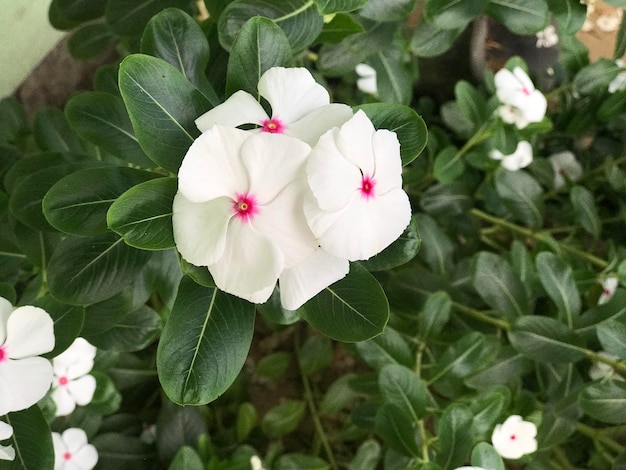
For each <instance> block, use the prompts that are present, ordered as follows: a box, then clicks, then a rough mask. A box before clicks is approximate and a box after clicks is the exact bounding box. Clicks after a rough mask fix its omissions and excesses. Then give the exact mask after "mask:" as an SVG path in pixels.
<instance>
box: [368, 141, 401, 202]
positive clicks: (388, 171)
mask: <svg viewBox="0 0 626 470" xmlns="http://www.w3.org/2000/svg"><path fill="white" fill-rule="evenodd" d="M372 148H373V150H374V163H375V165H376V170H375V172H374V179H375V181H376V187H375V194H376V195H382V194H385V193H386V192H387V191H389V190H391V189H395V188H400V187H402V159H401V158H400V142H398V137H397V136H396V133H395V132H390V131H388V130H387V129H381V130H378V131H376V133H375V134H374V136H373V137H372Z"/></svg>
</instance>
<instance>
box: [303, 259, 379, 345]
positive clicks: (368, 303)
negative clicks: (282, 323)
mask: <svg viewBox="0 0 626 470" xmlns="http://www.w3.org/2000/svg"><path fill="white" fill-rule="evenodd" d="M299 313H300V315H301V316H302V317H303V318H304V319H305V320H306V321H308V322H309V323H310V324H311V325H313V326H314V327H315V328H317V329H318V330H319V331H321V332H322V333H323V334H325V335H326V336H329V337H330V338H333V339H336V340H338V341H344V342H357V341H365V340H367V339H369V338H372V337H374V336H376V335H378V334H380V333H382V331H383V329H384V328H385V325H386V324H387V320H388V319H389V304H388V302H387V297H386V296H385V292H384V291H383V289H382V287H381V286H380V284H379V283H378V281H377V280H376V279H375V278H374V277H373V276H372V275H371V274H370V273H369V272H368V271H367V270H366V269H365V268H364V267H362V266H361V265H359V264H358V263H355V264H352V265H351V266H350V273H349V274H348V275H347V276H346V277H345V278H343V279H341V280H340V281H338V282H336V283H334V284H332V285H331V286H329V287H327V288H326V289H324V290H323V291H322V292H320V293H319V294H318V295H316V296H315V297H313V298H312V299H311V300H309V301H308V302H306V303H305V304H304V305H303V306H302V308H301V309H300V310H299Z"/></svg>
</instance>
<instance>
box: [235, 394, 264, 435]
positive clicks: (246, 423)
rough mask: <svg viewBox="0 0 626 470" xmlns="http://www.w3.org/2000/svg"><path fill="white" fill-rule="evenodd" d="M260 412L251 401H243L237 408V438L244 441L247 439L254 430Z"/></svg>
mask: <svg viewBox="0 0 626 470" xmlns="http://www.w3.org/2000/svg"><path fill="white" fill-rule="evenodd" d="M258 419H259V414H258V412H257V410H256V408H255V407H254V405H253V404H252V403H250V402H243V403H242V404H241V405H239V407H238V408H237V422H236V424H235V429H236V433H237V440H238V441H243V440H244V439H246V438H247V437H248V436H249V435H250V433H251V432H252V430H253V429H254V428H255V427H256V425H257V421H258Z"/></svg>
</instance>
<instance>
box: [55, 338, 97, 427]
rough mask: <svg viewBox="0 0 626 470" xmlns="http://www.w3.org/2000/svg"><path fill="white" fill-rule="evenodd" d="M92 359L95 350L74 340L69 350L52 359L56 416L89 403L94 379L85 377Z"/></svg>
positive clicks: (82, 339) (66, 413)
mask: <svg viewBox="0 0 626 470" xmlns="http://www.w3.org/2000/svg"><path fill="white" fill-rule="evenodd" d="M95 356H96V348H95V346H93V345H91V344H89V342H88V341H87V340H86V339H84V338H76V339H75V340H74V342H73V343H72V344H71V345H70V347H69V348H67V349H66V350H65V351H63V352H62V353H61V354H59V355H58V356H57V357H55V358H54V359H52V369H53V371H54V378H53V380H52V399H53V400H54V403H55V404H56V407H57V409H56V416H67V415H69V414H70V413H71V412H72V411H74V409H75V408H76V405H80V406H84V405H87V404H88V403H90V402H91V399H92V398H93V394H94V392H95V391H96V379H95V378H94V377H93V375H88V374H89V372H90V371H91V369H92V368H93V360H94V357H95Z"/></svg>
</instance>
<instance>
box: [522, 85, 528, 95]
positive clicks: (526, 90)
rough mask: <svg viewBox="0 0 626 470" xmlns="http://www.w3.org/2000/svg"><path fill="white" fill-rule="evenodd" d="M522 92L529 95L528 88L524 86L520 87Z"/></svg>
mask: <svg viewBox="0 0 626 470" xmlns="http://www.w3.org/2000/svg"><path fill="white" fill-rule="evenodd" d="M522 93H523V94H524V96H530V90H529V89H528V88H526V87H523V88H522Z"/></svg>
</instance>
